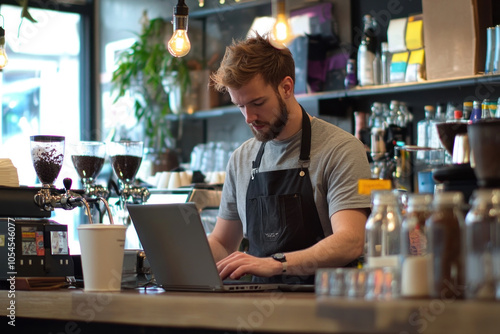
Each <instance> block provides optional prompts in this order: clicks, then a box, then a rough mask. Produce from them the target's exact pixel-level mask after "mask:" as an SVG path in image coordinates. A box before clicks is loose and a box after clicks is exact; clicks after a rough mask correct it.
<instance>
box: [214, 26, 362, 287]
mask: <svg viewBox="0 0 500 334" xmlns="http://www.w3.org/2000/svg"><path fill="white" fill-rule="evenodd" d="M212 80H213V82H214V86H215V88H216V89H217V90H219V91H221V92H224V91H227V92H228V93H229V95H230V97H231V100H232V102H233V103H234V104H235V105H237V106H238V107H239V108H240V110H241V112H242V114H243V116H244V117H245V121H246V123H247V124H248V125H249V127H250V129H251V130H252V132H253V134H254V137H255V138H252V139H249V140H248V141H246V142H245V143H243V145H241V147H239V148H238V149H237V150H235V152H234V153H233V154H232V156H231V159H230V161H229V164H228V167H227V176H226V179H225V183H224V188H223V193H222V200H221V205H220V208H219V215H218V218H217V223H216V226H215V228H214V230H213V232H212V233H211V234H210V236H209V243H210V247H211V249H212V253H213V255H214V258H215V260H216V261H217V267H218V270H219V274H220V275H221V277H222V278H223V279H225V278H230V279H239V278H241V277H242V276H243V275H246V274H251V275H254V280H256V281H263V282H285V283H313V281H312V280H313V279H314V276H313V275H314V273H315V271H316V269H317V268H320V267H338V266H346V265H348V264H350V263H352V262H353V261H354V260H356V259H357V258H358V257H359V256H360V255H362V253H363V248H364V240H365V239H364V229H365V222H366V219H367V215H368V213H369V206H370V199H369V198H368V196H362V195H359V194H358V192H357V189H358V188H357V183H358V179H360V178H369V177H370V169H369V165H368V161H367V157H366V153H365V150H364V148H363V145H362V143H361V142H360V141H359V140H357V139H356V138H355V137H354V136H352V135H351V134H349V133H347V132H346V131H344V130H342V129H340V128H338V127H336V126H334V125H332V124H329V123H327V122H325V121H323V120H320V119H318V118H314V117H311V116H309V115H308V114H307V113H306V112H305V111H304V110H303V108H302V107H301V105H300V104H299V103H298V102H297V100H296V98H295V96H294V82H295V64H294V61H293V57H292V54H291V53H290V51H289V50H288V49H286V48H283V49H277V48H275V47H273V46H272V44H271V43H270V42H269V39H268V38H264V37H261V36H259V35H257V36H256V37H254V38H249V39H247V40H245V41H242V42H239V43H236V42H235V43H233V45H232V46H230V47H228V48H227V49H226V54H225V56H224V59H223V60H222V62H221V66H220V68H219V69H218V71H217V72H216V73H214V74H213V75H212ZM245 227H246V236H247V238H248V240H249V250H248V254H247V253H243V252H238V251H237V249H238V247H239V245H240V243H241V241H242V238H243V236H244V231H245Z"/></svg>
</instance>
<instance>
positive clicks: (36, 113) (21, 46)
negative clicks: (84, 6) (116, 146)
mask: <svg viewBox="0 0 500 334" xmlns="http://www.w3.org/2000/svg"><path fill="white" fill-rule="evenodd" d="M54 3H55V2H53V5H52V6H47V7H50V9H43V8H35V7H29V13H30V15H31V16H32V17H33V18H34V19H35V20H36V21H37V22H31V21H30V20H28V19H26V18H24V19H21V11H22V8H21V7H19V6H16V5H0V14H1V15H2V16H1V17H0V25H1V26H2V27H3V28H4V29H5V40H6V45H5V46H6V53H7V56H8V63H7V65H6V66H5V68H4V69H3V71H1V72H0V102H1V108H2V114H1V117H0V127H1V132H0V157H2V158H10V159H11V160H12V162H13V163H14V165H15V166H16V168H17V170H18V175H19V181H20V184H21V185H28V186H33V185H35V184H36V183H37V182H38V180H37V179H36V174H35V171H34V168H33V165H32V162H31V155H30V142H29V138H30V136H31V135H37V134H42V135H62V136H65V137H66V142H69V141H78V140H80V139H81V138H80V136H81V133H82V122H81V119H82V117H81V114H82V112H83V110H82V108H81V105H82V104H81V101H82V99H85V98H86V97H84V96H82V92H83V91H84V90H83V89H82V88H83V87H82V75H81V73H82V39H83V36H82V32H83V31H84V30H82V15H81V14H79V13H74V12H67V11H61V10H57V9H58V8H59V6H57V5H54ZM30 6H31V2H30ZM70 163H71V160H70V159H65V165H64V166H63V170H62V171H61V173H60V175H64V176H69V177H72V178H73V177H76V173H75V171H74V167H73V166H72V165H71V164H70ZM64 169H67V170H66V171H65V170H64ZM56 186H58V187H62V177H61V178H60V180H59V179H58V180H57V182H56Z"/></svg>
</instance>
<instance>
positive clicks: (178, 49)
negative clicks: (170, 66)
mask: <svg viewBox="0 0 500 334" xmlns="http://www.w3.org/2000/svg"><path fill="white" fill-rule="evenodd" d="M188 14H189V8H188V6H186V3H185V2H184V0H179V2H177V5H176V6H175V7H174V17H173V19H172V24H173V25H174V33H173V34H172V38H170V40H169V41H168V45H167V46H168V52H170V54H171V55H172V56H174V57H184V56H185V55H187V54H188V53H189V50H191V42H190V41H189V38H188V35H187V30H188Z"/></svg>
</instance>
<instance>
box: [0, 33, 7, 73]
mask: <svg viewBox="0 0 500 334" xmlns="http://www.w3.org/2000/svg"><path fill="white" fill-rule="evenodd" d="M8 62H9V58H8V57H7V53H6V52H5V30H4V28H2V27H0V70H1V69H3V68H4V67H5V66H6V65H7V63H8Z"/></svg>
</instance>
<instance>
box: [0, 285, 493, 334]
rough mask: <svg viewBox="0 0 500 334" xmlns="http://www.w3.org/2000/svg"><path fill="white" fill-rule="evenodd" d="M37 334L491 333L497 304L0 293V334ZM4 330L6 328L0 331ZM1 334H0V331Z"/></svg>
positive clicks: (269, 295)
mask: <svg viewBox="0 0 500 334" xmlns="http://www.w3.org/2000/svg"><path fill="white" fill-rule="evenodd" d="M11 300H15V317H16V318H15V324H16V328H15V329H16V330H18V329H25V330H40V329H42V327H43V331H42V332H43V333H49V332H52V333H61V332H62V333H92V334H97V333H104V332H106V331H108V330H111V329H113V330H120V333H126V332H129V333H136V332H138V331H139V330H140V332H141V333H157V332H158V331H160V330H162V329H164V328H169V329H170V331H169V333H194V332H209V333H276V332H281V333H397V334H402V333H454V334H457V333H464V334H465V333H467V334H469V333H482V334H483V333H498V327H499V326H500V303H499V302H472V301H458V300H393V301H364V300H349V299H333V298H316V296H315V295H314V294H313V293H304V292H280V291H275V292H254V293H230V294H229V293H181V292H164V291H163V290H161V289H148V290H144V289H142V290H126V291H122V292H119V293H89V292H84V291H82V290H81V289H69V290H65V289H62V290H57V291H16V292H15V299H13V298H10V297H9V296H8V291H7V290H0V315H1V317H0V318H1V320H0V322H1V323H0V328H9V326H8V322H9V321H10V320H9V318H8V317H6V316H7V315H9V310H8V309H7V308H8V307H9V303H10V301H11ZM6 326H7V327H6ZM2 333H3V331H2Z"/></svg>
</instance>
